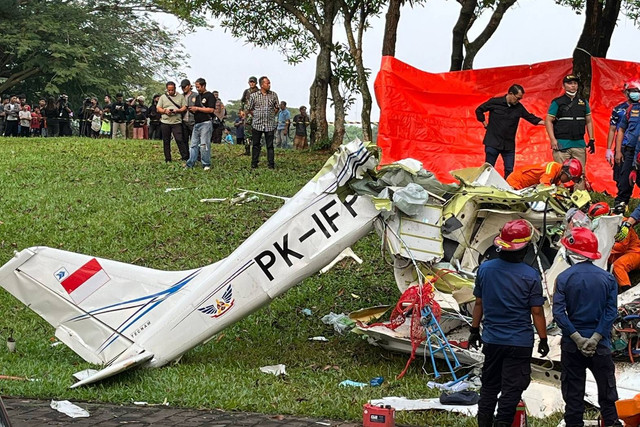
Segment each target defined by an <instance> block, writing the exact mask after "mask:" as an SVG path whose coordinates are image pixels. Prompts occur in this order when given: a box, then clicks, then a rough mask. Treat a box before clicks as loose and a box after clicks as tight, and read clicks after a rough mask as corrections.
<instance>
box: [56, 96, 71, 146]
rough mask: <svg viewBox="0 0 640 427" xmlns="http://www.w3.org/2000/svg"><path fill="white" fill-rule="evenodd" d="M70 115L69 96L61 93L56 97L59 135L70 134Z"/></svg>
mask: <svg viewBox="0 0 640 427" xmlns="http://www.w3.org/2000/svg"><path fill="white" fill-rule="evenodd" d="M71 117H73V111H72V110H71V108H70V107H69V96H67V95H66V94H64V93H63V94H62V95H60V98H58V124H59V126H60V135H59V136H71Z"/></svg>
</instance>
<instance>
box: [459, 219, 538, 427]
mask: <svg viewBox="0 0 640 427" xmlns="http://www.w3.org/2000/svg"><path fill="white" fill-rule="evenodd" d="M533 232H534V229H533V226H532V225H531V224H530V223H529V221H526V220H524V219H517V220H513V221H509V222H507V223H506V224H505V225H504V227H502V230H500V235H498V236H497V237H496V238H495V240H494V244H495V245H496V247H497V249H498V251H499V254H500V257H499V258H496V259H492V260H490V261H486V262H484V263H482V264H481V265H480V268H479V269H478V275H477V276H476V282H475V288H474V290H473V294H474V295H475V297H476V303H475V307H474V309H473V321H472V323H471V334H470V335H469V345H470V346H471V347H476V348H477V347H478V346H479V345H480V341H482V352H483V354H484V364H483V366H482V389H481V390H480V401H479V402H478V426H479V427H492V426H497V427H508V426H511V423H512V422H513V418H514V416H515V413H516V407H517V406H518V403H519V402H520V399H521V397H522V392H523V391H524V390H526V389H527V387H528V386H529V382H530V381H531V353H532V351H533V328H532V327H531V318H532V317H533V324H534V326H535V328H536V331H537V332H538V336H539V337H540V344H539V345H538V353H540V355H541V357H544V356H546V355H547V353H549V345H548V344H547V329H546V322H545V319H544V311H543V310H542V304H544V301H545V298H544V297H543V296H542V284H541V282H540V275H539V274H538V272H537V271H536V270H534V269H533V268H532V267H530V266H529V265H527V264H525V263H524V262H523V260H524V256H525V254H526V252H527V247H528V245H529V243H530V242H531V241H532V238H533ZM483 316H484V317H483ZM481 320H482V325H483V330H482V337H481V336H480V321H481ZM498 394H500V398H499V399H498ZM496 403H497V404H498V413H497V415H496V417H495V421H494V412H495V409H496Z"/></svg>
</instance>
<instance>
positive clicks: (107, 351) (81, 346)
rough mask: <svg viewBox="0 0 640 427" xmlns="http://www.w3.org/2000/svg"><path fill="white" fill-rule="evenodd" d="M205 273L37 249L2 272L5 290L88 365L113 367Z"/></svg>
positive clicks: (21, 255)
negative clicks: (162, 269) (152, 267)
mask: <svg viewBox="0 0 640 427" xmlns="http://www.w3.org/2000/svg"><path fill="white" fill-rule="evenodd" d="M214 266H215V264H214V265H212V266H209V267H207V268H214ZM201 271H202V269H198V270H191V271H178V272H165V271H159V270H153V269H150V268H145V267H139V266H135V265H130V264H124V263H120V262H115V261H111V260H106V259H101V258H95V257H91V256H88V255H82V254H77V253H73V252H67V251H62V250H58V249H52V248H47V247H33V248H28V249H25V250H23V251H21V252H20V253H18V254H16V256H15V257H14V258H13V259H12V260H11V261H9V262H8V263H7V264H5V265H4V266H3V267H1V268H0V285H1V286H2V287H3V288H5V289H6V290H7V291H9V292H10V293H11V294H13V295H14V296H15V297H16V298H18V299H19V300H20V301H22V302H23V303H24V304H25V305H27V306H28V307H30V308H31V309H33V310H34V311H35V312H36V313H38V314H39V315H40V316H41V317H42V318H44V319H45V320H46V321H47V322H49V323H50V324H51V325H52V326H53V327H55V328H56V337H58V339H60V340H61V341H62V342H64V343H65V344H66V345H68V346H69V347H70V348H71V349H72V350H73V351H75V352H76V353H77V354H79V355H80V356H81V357H82V358H83V359H85V360H86V361H88V362H90V363H95V364H109V363H110V362H111V361H112V360H114V359H115V358H117V357H118V356H119V355H120V354H121V353H123V352H124V351H125V350H126V349H128V348H129V347H131V346H132V345H133V344H134V342H135V340H136V336H137V335H138V334H139V333H140V332H141V331H142V330H143V329H144V328H146V327H147V326H148V325H149V324H150V322H151V321H152V320H153V319H154V318H157V317H159V316H160V315H161V313H160V310H157V307H159V306H161V307H163V308H168V307H171V306H173V305H174V303H175V301H176V300H177V298H176V297H175V296H174V295H176V294H181V295H184V294H185V293H187V292H188V287H187V285H188V283H189V282H190V281H191V280H192V279H193V278H195V277H196V276H197V275H198V274H199V273H200V272H201ZM156 312H157V313H156Z"/></svg>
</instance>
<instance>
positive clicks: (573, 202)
mask: <svg viewBox="0 0 640 427" xmlns="http://www.w3.org/2000/svg"><path fill="white" fill-rule="evenodd" d="M373 151H374V147H373V146H367V145H366V144H364V143H361V142H359V141H354V142H352V143H349V144H346V145H343V146H342V147H340V149H339V151H338V152H337V153H336V154H334V156H333V157H332V158H331V159H329V161H327V163H326V164H325V165H324V167H323V168H322V169H321V170H320V172H318V174H317V175H316V176H315V177H314V178H313V179H312V180H311V181H310V182H309V183H307V184H306V185H305V186H304V187H303V188H302V189H301V190H300V191H299V192H298V193H297V194H295V195H294V196H293V197H292V198H291V199H289V200H288V201H287V202H286V203H285V204H284V206H283V207H282V208H281V209H280V210H278V211H277V212H276V213H275V214H274V215H273V216H272V217H271V218H270V219H269V220H268V221H267V222H265V223H264V224H263V225H262V226H261V227H260V228H259V229H258V230H257V231H256V232H255V233H253V234H252V235H251V236H250V237H249V238H248V239H247V240H246V241H245V242H243V243H242V244H241V245H240V246H239V247H238V248H237V249H236V250H235V251H234V252H232V253H231V254H230V255H229V256H228V257H227V258H225V259H223V260H220V261H218V262H216V263H215V264H212V265H209V266H206V267H202V268H199V269H194V270H188V271H160V270H154V269H150V268H145V267H140V266H135V265H130V264H124V263H120V262H116V261H112V260H107V259H102V258H96V257H92V256H88V255H82V254H77V253H72V252H66V251H62V250H58V249H53V248H48V247H32V248H28V249H24V250H22V251H20V252H18V253H16V255H15V257H14V258H13V259H11V260H10V261H8V262H7V263H6V264H5V265H4V266H2V267H0V286H2V287H3V288H4V289H6V290H7V291H9V292H10V293H11V294H13V295H14V296H15V297H17V298H18V299H19V300H20V301H22V302H23V303H24V304H26V305H27V306H28V307H30V308H31V309H32V310H34V311H35V312H36V313H38V314H39V315H40V316H42V317H43V318H44V319H45V320H46V321H47V322H49V323H50V324H51V325H52V326H54V328H55V329H56V337H57V338H58V339H60V340H61V341H62V342H64V343H65V344H66V345H67V346H69V347H70V348H71V349H72V350H73V351H75V352H76V353H77V354H78V355H79V356H80V357H82V358H83V359H85V360H86V361H87V362H90V363H94V364H98V365H103V366H104V367H103V369H102V370H100V371H98V372H97V373H95V374H93V375H91V376H89V377H88V378H85V379H83V380H82V381H80V382H77V383H75V384H74V385H73V386H72V387H78V386H81V385H84V384H89V383H93V382H96V381H99V380H102V379H104V378H107V377H109V376H111V375H115V374H117V373H119V372H122V371H124V370H127V369H130V368H133V367H136V366H144V367H160V366H163V365H165V364H167V363H170V362H172V361H176V360H178V359H179V358H180V357H181V355H182V354H184V353H185V352H187V351H188V350H190V349H191V348H193V347H195V346H197V345H199V344H202V343H204V342H206V341H207V340H209V339H210V338H211V337H213V336H214V335H215V334H216V333H218V332H220V331H221V330H222V329H224V328H226V327H227V326H229V325H231V324H233V323H235V322H237V321H238V320H240V319H242V318H244V317H246V316H248V315H249V314H251V313H252V312H254V311H256V310H258V309H259V308H261V307H262V306H264V305H267V304H268V303H269V302H270V301H271V300H272V299H274V298H276V297H277V296H278V295H281V294H282V293H284V292H285V291H286V290H288V289H289V288H291V287H292V286H294V285H296V284H298V283H299V282H300V281H302V280H303V279H305V278H307V277H309V276H311V275H312V274H314V273H316V272H318V271H319V270H320V269H322V268H323V267H325V266H326V265H327V264H329V263H330V262H331V261H332V260H333V259H335V258H336V257H337V256H338V255H339V254H340V253H341V252H342V251H343V250H345V249H347V248H348V247H349V246H350V245H352V244H353V243H354V242H356V241H357V240H359V239H360V238H362V237H363V236H365V235H366V234H368V233H369V232H370V231H371V230H372V229H373V228H375V229H376V231H377V232H378V233H379V234H380V235H381V238H382V241H383V246H384V248H385V250H386V253H387V255H388V256H390V257H391V258H392V259H393V265H394V274H395V279H396V282H397V285H398V287H399V289H400V291H401V292H405V291H406V290H407V289H409V288H411V287H413V288H414V289H416V287H417V289H420V290H421V291H425V292H428V291H429V290H430V291H431V292H429V296H430V298H432V299H433V300H434V301H435V302H436V303H437V306H438V307H439V308H441V309H442V314H441V316H440V326H441V328H442V332H443V333H444V334H446V337H447V339H448V340H449V341H450V343H451V344H452V345H451V348H452V349H453V351H454V352H455V354H456V356H457V358H458V359H459V361H460V362H461V363H462V364H463V365H467V366H468V365H476V364H478V363H480V362H482V360H483V355H482V353H481V352H480V351H478V350H472V349H466V348H464V345H461V343H463V342H465V341H466V339H467V337H468V328H467V326H468V324H469V319H470V313H471V312H472V309H473V301H474V297H473V292H472V291H473V280H474V276H475V273H474V272H475V271H476V269H477V268H478V266H479V265H480V263H481V262H482V261H483V260H486V259H490V258H491V257H494V256H495V255H496V254H495V252H494V249H493V245H492V242H493V238H494V237H495V236H496V235H497V234H498V232H499V230H500V228H501V227H502V225H503V224H504V223H506V222H507V221H509V220H512V219H517V218H524V219H527V220H529V221H530V222H531V223H532V224H533V225H534V226H535V227H536V228H537V229H538V230H540V236H539V239H538V243H537V244H536V245H531V253H530V254H528V258H527V261H528V262H530V263H531V265H533V266H534V267H536V268H537V269H538V270H539V271H540V272H541V275H542V277H543V288H544V293H545V295H546V296H547V297H550V296H551V295H552V293H553V284H554V280H555V277H556V276H557V275H558V274H559V273H560V272H561V271H563V270H564V269H565V268H567V267H568V265H567V264H566V263H565V262H564V260H563V258H562V256H561V254H560V252H559V251H561V250H562V249H560V248H559V245H558V241H559V239H560V237H561V235H562V233H563V229H564V227H565V226H566V220H565V217H566V213H567V211H568V210H569V209H571V208H582V207H584V206H586V205H587V204H588V203H589V201H590V199H589V195H588V193H586V192H579V191H578V192H575V193H573V194H571V193H569V192H568V191H567V190H566V189H564V188H556V187H555V186H551V187H538V188H528V189H524V190H520V191H516V190H513V189H512V188H511V187H510V186H509V185H508V184H507V183H506V181H505V180H504V179H503V178H502V177H501V176H500V175H499V174H498V173H497V172H496V171H495V170H494V169H493V168H492V167H491V166H490V165H484V166H482V167H479V168H471V169H463V170H458V171H454V172H452V174H453V175H454V176H455V177H456V178H457V179H458V181H459V183H458V184H452V185H447V184H442V183H441V182H439V181H438V180H437V179H436V178H435V177H434V176H433V174H431V173H430V172H428V171H426V170H424V169H422V165H421V163H420V162H418V161H416V160H412V159H405V160H402V161H399V162H396V163H394V164H392V165H387V166H383V167H381V168H379V169H377V160H376V158H375V157H374V155H373ZM576 216H577V217H579V215H576ZM620 222H621V217H620V216H604V217H600V218H598V219H597V220H596V221H594V222H593V224H591V227H592V229H593V230H594V232H595V233H596V235H597V236H598V237H599V241H600V248H599V250H600V252H601V253H602V254H603V257H602V259H601V260H599V261H598V265H599V266H600V267H602V268H606V260H607V255H608V254H609V252H610V251H611V247H612V246H613V239H612V237H611V236H613V234H614V233H615V230H616V229H617V227H618V225H619V224H620ZM423 284H425V285H424V286H423ZM428 285H433V286H432V287H431V286H428ZM639 296H640V290H637V291H636V290H634V289H632V290H631V291H628V292H626V293H624V294H622V295H621V296H620V297H619V298H620V301H621V303H624V302H631V301H633V300H634V299H636V298H638V297H639ZM549 300H550V298H548V300H547V301H549ZM548 304H549V303H548V302H547V305H546V307H545V311H546V315H547V321H548V322H550V321H551V320H552V316H551V311H550V307H549V306H548ZM434 306H435V304H434ZM365 311H366V313H368V314H369V315H370V314H371V313H372V312H375V311H376V310H365ZM416 312H417V311H416ZM360 314H362V313H360ZM414 315H415V313H414ZM356 317H357V316H356ZM369 317H371V316H369ZM358 318H362V316H360V317H358ZM399 323H401V322H397V324H395V325H394V329H392V328H389V327H388V325H377V326H366V325H364V324H363V323H360V324H359V326H358V328H357V329H358V332H360V333H363V334H366V335H368V336H369V339H370V341H371V342H372V343H374V344H377V345H380V346H382V347H385V348H388V349H391V350H395V351H405V352H411V351H412V350H415V351H417V352H418V354H424V353H428V352H429V349H430V347H429V346H426V345H425V346H420V343H421V341H422V340H423V339H424V338H423V337H422V338H421V337H415V336H414V337H413V340H412V336H411V332H410V331H411V327H410V326H411V322H404V324H399ZM551 327H552V325H550V328H551ZM422 330H424V328H422ZM559 340H560V334H559V331H558V334H557V335H555V336H554V335H553V334H552V330H551V331H550V334H549V344H550V347H551V353H550V354H549V356H548V357H547V358H546V359H545V360H544V361H543V360H540V361H538V362H539V366H541V371H540V372H542V374H541V375H542V376H543V377H547V378H551V379H552V380H553V379H554V378H555V379H556V382H557V383H559V374H557V373H556V372H555V371H554V370H553V364H552V365H551V366H548V365H546V364H545V363H549V361H551V362H554V361H558V360H559V356H560V347H559ZM440 356H442V353H441V354H440ZM633 369H634V367H633V365H627V366H625V367H624V369H618V373H620V372H626V373H629V372H632V371H633ZM623 375H624V374H623ZM626 377H627V379H629V378H631V380H630V381H627V382H625V378H620V379H619V382H618V388H619V391H620V397H621V398H626V397H633V396H635V394H637V393H638V392H639V391H640V384H635V376H633V375H631V376H629V375H626ZM639 377H640V376H639ZM638 382H639V383H640V381H638ZM593 387H594V395H595V383H593ZM625 387H627V388H628V389H629V392H628V393H625V392H624V389H625Z"/></svg>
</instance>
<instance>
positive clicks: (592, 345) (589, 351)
mask: <svg viewBox="0 0 640 427" xmlns="http://www.w3.org/2000/svg"><path fill="white" fill-rule="evenodd" d="M601 339H602V335H600V334H599V333H597V332H594V333H593V335H591V338H589V339H588V340H587V341H586V342H585V343H584V344H583V345H582V348H581V349H580V351H581V352H582V354H584V355H585V356H587V357H591V356H593V355H594V354H595V353H596V347H598V343H599V342H600V340H601Z"/></svg>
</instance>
